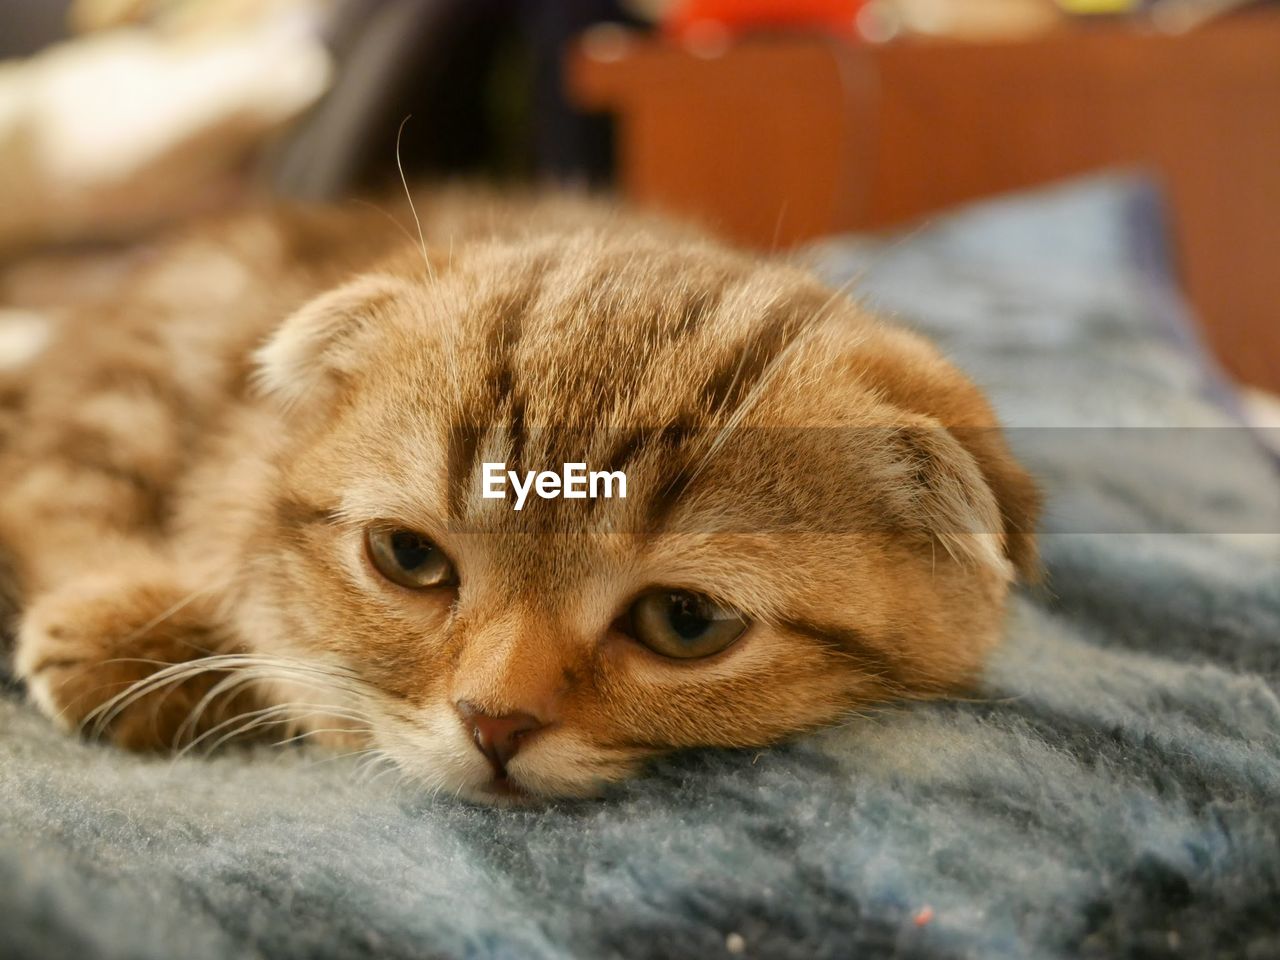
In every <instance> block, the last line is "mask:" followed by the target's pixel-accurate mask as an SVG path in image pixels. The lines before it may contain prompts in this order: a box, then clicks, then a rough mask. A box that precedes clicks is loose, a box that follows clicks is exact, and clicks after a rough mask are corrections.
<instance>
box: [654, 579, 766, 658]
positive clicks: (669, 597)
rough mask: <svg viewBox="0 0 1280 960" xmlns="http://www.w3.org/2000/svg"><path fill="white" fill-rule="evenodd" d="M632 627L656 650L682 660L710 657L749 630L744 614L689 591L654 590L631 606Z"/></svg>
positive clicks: (655, 651)
mask: <svg viewBox="0 0 1280 960" xmlns="http://www.w3.org/2000/svg"><path fill="white" fill-rule="evenodd" d="M630 613H631V618H630V619H631V630H632V633H633V635H634V636H635V638H636V639H637V640H639V641H640V642H641V643H643V644H644V645H645V646H646V647H648V648H649V649H650V650H652V651H653V652H654V653H660V654H662V655H663V656H664V657H675V658H677V659H680V660H692V659H696V658H698V657H709V656H711V655H712V654H713V653H719V652H720V651H721V650H724V649H725V648H726V647H728V646H729V645H730V644H731V643H733V642H734V641H735V640H737V639H738V638H739V637H740V636H742V634H743V633H744V632H745V631H746V629H747V626H748V624H747V620H746V618H745V617H743V616H742V615H741V614H740V613H737V612H736V611H734V610H730V609H729V608H728V607H723V606H721V605H720V604H718V603H716V602H715V601H714V600H712V599H711V598H710V597H705V596H703V595H702V594H700V593H693V592H691V591H688V590H654V591H652V592H651V593H646V594H644V595H643V596H641V597H640V598H639V599H638V600H636V602H635V603H633V604H632V605H631V611H630Z"/></svg>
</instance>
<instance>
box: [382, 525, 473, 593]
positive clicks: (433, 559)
mask: <svg viewBox="0 0 1280 960" xmlns="http://www.w3.org/2000/svg"><path fill="white" fill-rule="evenodd" d="M365 549H366V550H367V551H368V553H369V562H370V563H372V564H373V566H374V569H376V570H377V571H378V572H379V573H380V574H382V575H383V576H384V577H386V578H387V579H388V580H390V581H391V582H392V583H395V584H399V585H400V586H402V587H408V588H409V589H411V590H424V589H426V588H428V587H447V586H453V585H455V584H456V583H457V582H458V574H457V572H456V571H455V570H454V568H453V562H452V561H451V560H450V559H449V558H448V557H447V556H446V555H445V552H444V551H443V550H441V549H440V548H439V547H437V546H436V545H435V544H434V543H432V542H431V541H430V540H428V539H427V538H426V537H424V536H423V535H422V534H420V533H418V532H417V531H414V530H407V529H404V528H395V527H370V528H369V529H368V530H367V531H366V532H365Z"/></svg>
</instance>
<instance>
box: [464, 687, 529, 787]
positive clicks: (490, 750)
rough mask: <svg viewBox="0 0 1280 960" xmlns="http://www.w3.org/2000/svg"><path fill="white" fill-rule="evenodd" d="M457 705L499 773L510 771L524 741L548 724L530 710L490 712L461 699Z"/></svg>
mask: <svg viewBox="0 0 1280 960" xmlns="http://www.w3.org/2000/svg"><path fill="white" fill-rule="evenodd" d="M457 708H458V714H459V715H460V716H461V717H462V722H463V723H464V724H466V726H467V727H468V728H469V729H470V731H471V739H472V740H473V741H475V745H476V748H477V749H478V750H479V751H480V752H481V753H483V754H484V755H485V758H486V759H487V760H488V761H489V764H490V766H492V767H493V773H494V776H497V777H505V776H506V775H507V764H508V763H509V762H510V761H511V758H512V757H514V756H515V755H516V753H517V751H519V749H520V744H521V742H522V741H523V740H524V739H525V738H526V737H527V736H528V735H529V734H531V733H533V732H534V731H535V730H541V729H542V728H543V727H545V726H546V724H545V723H543V722H542V721H541V720H539V719H538V718H537V717H535V716H534V715H533V714H531V713H520V712H514V713H501V714H497V715H494V714H489V713H485V712H484V711H483V710H481V709H480V708H479V707H477V706H476V705H475V704H473V703H470V702H469V701H467V700H459V701H458V703H457Z"/></svg>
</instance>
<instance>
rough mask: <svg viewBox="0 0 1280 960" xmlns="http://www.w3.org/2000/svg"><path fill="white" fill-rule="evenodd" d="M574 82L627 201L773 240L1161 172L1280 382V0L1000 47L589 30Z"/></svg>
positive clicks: (1215, 332) (1252, 359) (1224, 296)
mask: <svg viewBox="0 0 1280 960" xmlns="http://www.w3.org/2000/svg"><path fill="white" fill-rule="evenodd" d="M568 82H569V86H570V90H571V91H572V93H573V95H574V96H575V97H576V99H577V100H578V102H579V103H581V104H582V105H584V106H586V107H588V108H591V109H595V110H604V111H609V112H612V113H614V114H616V115H617V119H618V147H619V154H618V162H619V175H620V180H621V184H622V186H623V189H624V191H625V192H626V193H627V194H628V195H629V196H630V197H631V198H632V199H634V200H637V201H639V202H641V203H645V204H650V205H655V206H658V207H663V208H667V209H670V210H673V211H676V212H679V213H684V214H690V215H694V216H696V217H698V218H701V219H703V220H704V221H706V222H709V223H710V224H711V225H712V226H715V227H717V228H719V229H721V230H723V231H724V232H726V233H728V234H729V235H731V236H733V237H735V238H737V239H739V240H741V241H745V242H747V243H749V244H754V245H757V246H760V247H765V248H771V247H782V246H787V245H790V244H794V243H797V242H799V241H802V240H805V239H808V238H810V237H815V236H818V235H821V234H827V233H833V232H837V231H842V230H852V229H868V228H879V227H886V226H891V225H895V224H900V223H903V222H907V221H910V220H912V219H915V218H919V217H921V216H923V215H925V214H928V213H930V212H933V211H936V210H939V209H941V208H943V207H946V206H949V205H952V204H955V203H958V202H962V201H966V200H972V199H975V198H978V197H984V196H990V195H993V194H997V193H1001V192H1004V191H1007V190H1015V189H1020V188H1026V187H1029V186H1033V185H1036V184H1041V183H1044V182H1047V181H1051V180H1055V179H1059V178H1063V177H1068V176H1072V175H1076V174H1081V173H1084V172H1087V171H1091V170H1098V169H1102V168H1116V167H1120V168H1124V167H1130V168H1145V169H1149V170H1152V171H1154V172H1155V173H1156V174H1157V175H1158V176H1159V178H1160V179H1161V180H1162V181H1163V183H1164V185H1165V187H1166V188H1167V190H1168V192H1169V194H1170V196H1171V197H1172V201H1173V213H1174V216H1175V219H1176V245H1177V252H1178V255H1179V259H1180V265H1181V269H1182V273H1183V279H1184V282H1185V285H1186V288H1187V290H1188V291H1189V294H1190V297H1191V299H1192V301H1193V303H1194V304H1195V306H1196V307H1197V309H1198V311H1199V313H1200V315H1201V317H1202V318H1203V320H1204V326H1205V333H1206V336H1207V339H1208V340H1209V342H1210V343H1211V345H1212V346H1213V347H1214V348H1215V350H1216V351H1217V353H1218V355H1219V356H1220V357H1221V358H1222V360H1223V361H1224V363H1225V365H1226V366H1227V367H1228V369H1229V370H1230V371H1231V372H1232V373H1233V374H1235V375H1236V376H1237V377H1239V378H1240V379H1242V380H1244V381H1247V382H1249V383H1253V384H1255V385H1258V386H1262V387H1267V388H1269V389H1271V390H1276V391H1280V11H1277V10H1275V9H1265V8H1264V9H1262V10H1259V11H1255V12H1253V13H1249V14H1240V15H1237V16H1234V17H1230V18H1226V19H1223V20H1221V21H1218V22H1215V23H1212V24H1210V25H1208V26H1206V27H1203V28H1201V29H1200V30H1197V31H1195V32H1192V33H1189V34H1186V35H1182V36H1176V37H1171V36H1162V35H1153V34H1144V33H1141V32H1139V31H1138V30H1136V29H1135V28H1134V27H1132V26H1129V25H1125V24H1112V25H1100V26H1093V27H1089V28H1080V29H1074V30H1069V31H1063V32H1062V33H1059V34H1054V35H1050V36H1046V37H1043V38H1040V39H1035V40H1027V41H1018V42H1001V43H992V44H975V43H968V42H959V41H956V42H941V41H938V42H927V43H926V42H902V43H895V44H889V45H885V46H882V47H870V46H854V45H851V44H842V43H839V42H836V41H830V40H824V39H821V38H799V37H796V38H787V39H782V38H779V39H773V40H768V39H760V40H754V41H750V42H744V43H742V44H739V45H737V46H734V47H732V48H730V49H728V50H727V51H723V52H721V53H719V54H718V55H712V56H698V55H695V54H694V53H691V52H689V51H685V50H682V49H678V48H674V47H670V46H666V45H663V44H660V43H658V42H656V41H650V40H645V39H638V38H635V39H630V40H622V39H619V38H617V37H616V36H615V37H614V38H613V40H611V41H609V42H601V40H600V38H599V37H597V38H596V39H594V40H584V42H583V43H582V44H581V45H579V47H578V48H577V49H576V50H575V51H573V52H572V53H571V55H570V59H569V63H568Z"/></svg>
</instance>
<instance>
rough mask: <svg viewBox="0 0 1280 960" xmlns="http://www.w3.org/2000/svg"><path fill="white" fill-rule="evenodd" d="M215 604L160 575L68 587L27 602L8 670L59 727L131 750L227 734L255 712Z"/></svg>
mask: <svg viewBox="0 0 1280 960" xmlns="http://www.w3.org/2000/svg"><path fill="white" fill-rule="evenodd" d="M235 652H236V648H235V645H234V643H233V642H232V640H231V638H230V637H229V636H228V634H227V632H226V630H225V629H224V628H223V626H222V625H221V624H220V622H219V619H218V616H217V605H216V603H215V602H214V600H213V599H212V598H211V597H209V596H207V595H203V594H201V593H200V591H199V590H196V589H191V588H190V587H189V586H188V585H185V584H182V583H180V582H178V581H177V580H175V579H173V578H172V577H170V576H167V575H166V574H164V573H162V572H158V571H153V572H150V573H146V574H139V573H138V572H135V573H134V574H133V575H129V574H128V573H123V572H122V573H120V574H113V575H93V576H89V577H80V578H75V579H71V580H69V581H68V582H66V583H65V584H63V585H61V586H59V587H58V588H57V589H55V590H51V591H48V592H45V593H43V594H41V595H39V596H37V597H34V598H33V601H32V603H31V604H30V605H29V606H28V608H27V609H26V611H25V612H24V613H23V615H22V617H21V619H20V621H19V624H18V632H17V648H16V655H15V666H16V669H17V673H18V676H19V677H20V678H21V679H22V680H24V681H25V682H26V684H27V689H28V691H29V695H30V696H31V699H32V700H34V701H35V703H36V704H37V705H38V706H39V707H40V709H41V710H43V711H44V712H45V713H46V714H48V715H49V716H50V717H51V718H53V719H54V721H55V722H57V723H58V724H59V725H60V726H62V727H63V728H65V729H67V730H70V731H75V730H81V731H83V732H85V733H86V734H89V735H97V736H101V737H103V738H104V739H107V740H110V741H112V742H114V743H116V744H117V745H119V746H122V747H126V748H128V749H132V750H169V749H173V748H175V747H182V746H185V745H188V744H191V743H192V742H195V741H197V740H198V739H199V738H204V739H203V740H201V741H200V742H203V743H210V744H211V743H213V742H216V741H217V740H219V739H220V738H221V737H222V736H223V735H224V734H227V735H234V733H235V732H236V730H237V729H238V728H239V727H240V726H242V725H243V724H242V723H241V721H240V718H245V722H249V721H250V720H251V718H249V717H248V714H249V713H250V711H252V710H254V709H255V708H257V707H259V706H261V704H260V703H258V702H257V701H256V694H255V691H254V689H253V685H252V684H251V683H250V682H248V677H247V675H244V674H241V673H237V672H236V670H235V669H234V668H235V665H236V662H237V661H236V660H229V659H228V655H234V654H235Z"/></svg>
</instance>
